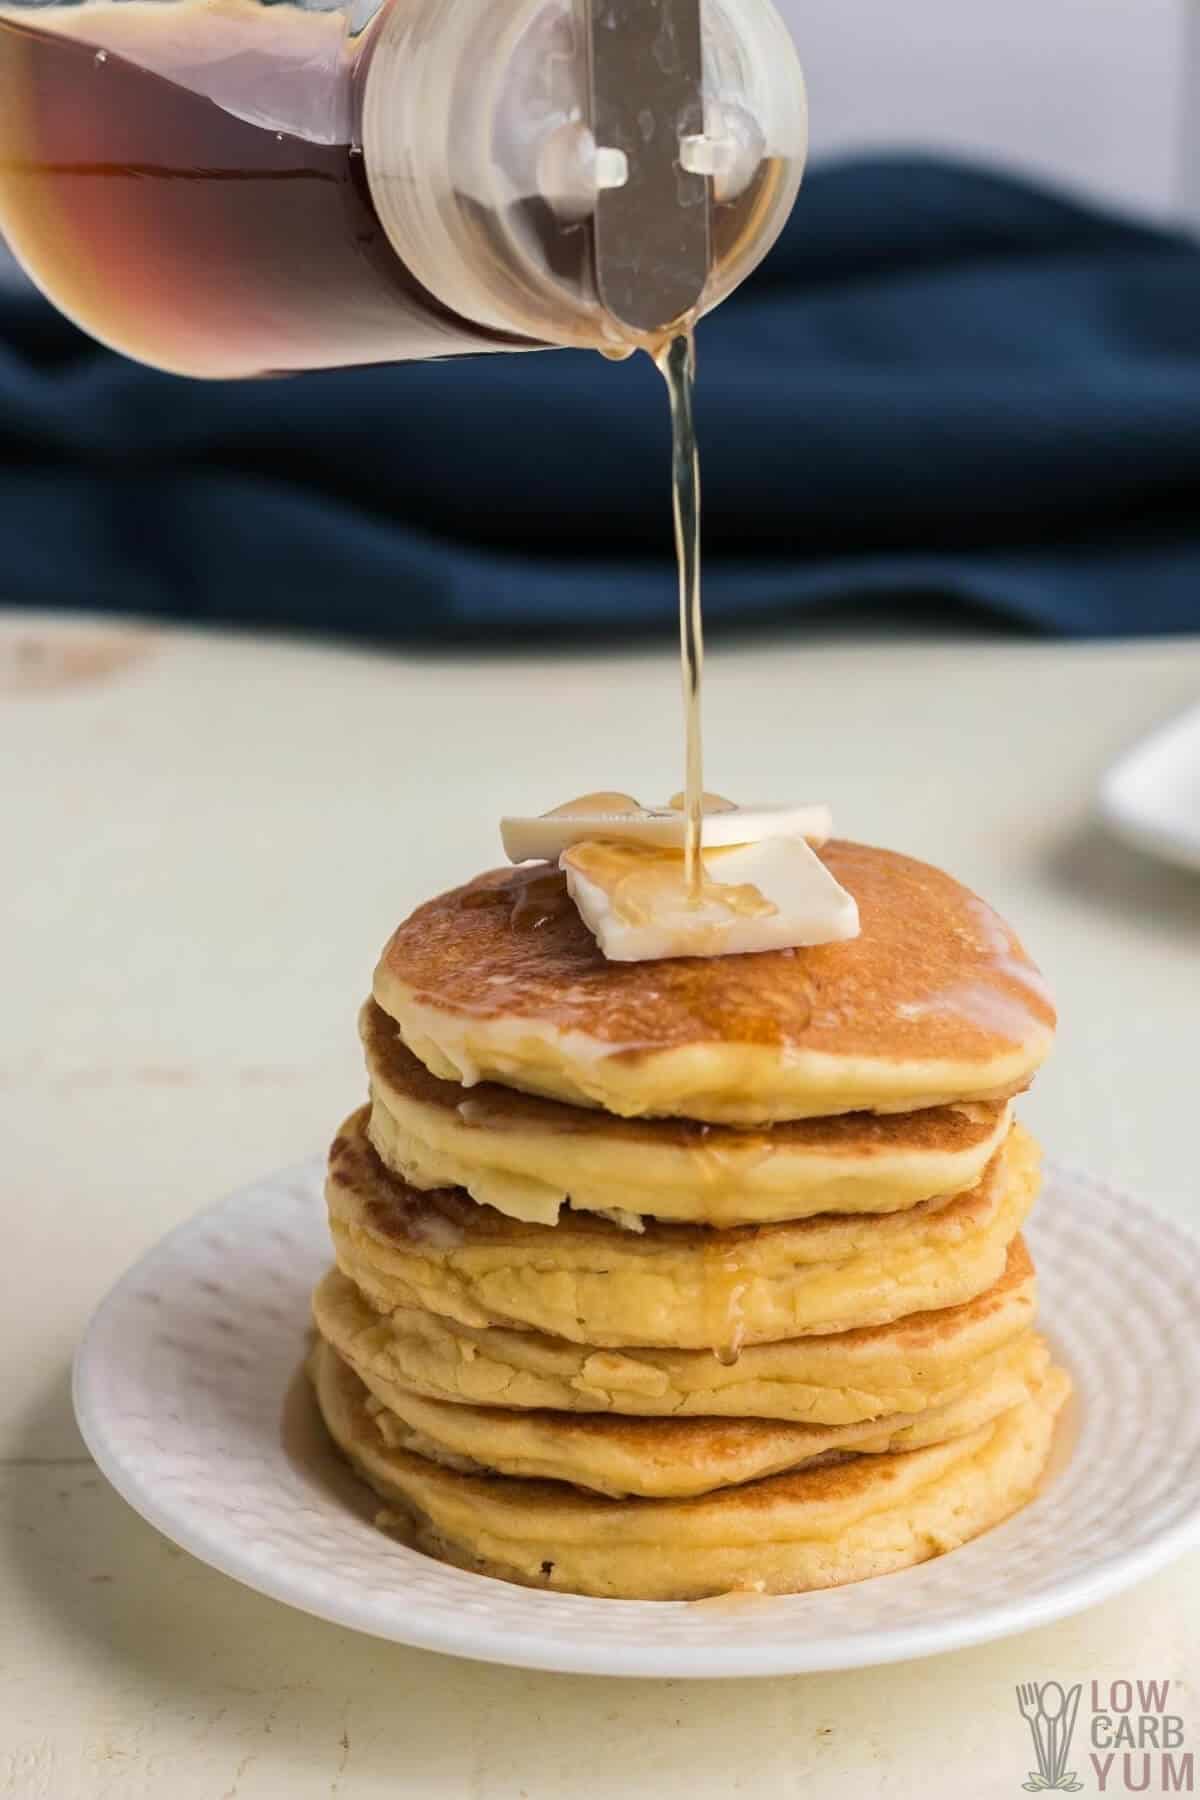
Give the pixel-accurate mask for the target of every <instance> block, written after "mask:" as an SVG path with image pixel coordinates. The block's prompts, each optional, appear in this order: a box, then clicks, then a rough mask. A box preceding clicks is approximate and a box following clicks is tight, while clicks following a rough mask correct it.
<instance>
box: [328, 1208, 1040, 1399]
mask: <svg viewBox="0 0 1200 1800" xmlns="http://www.w3.org/2000/svg"><path fill="white" fill-rule="evenodd" d="M1035 1305H1036V1281H1035V1278H1034V1272H1033V1264H1032V1262H1031V1261H1030V1258H1029V1253H1028V1251H1027V1250H1026V1248H1025V1244H1024V1241H1023V1240H1022V1239H1021V1238H1017V1239H1015V1240H1014V1242H1013V1244H1012V1245H1011V1246H1010V1248H1009V1252H1008V1261H1007V1263H1006V1265H1005V1269H1004V1273H1003V1275H1002V1276H1001V1277H1000V1279H999V1281H997V1282H996V1284H995V1285H994V1286H993V1287H991V1288H989V1289H988V1290H987V1291H986V1292H985V1293H983V1294H980V1295H979V1296H978V1297H977V1298H976V1299H974V1300H971V1301H968V1302H967V1303H966V1304H965V1305H963V1306H956V1307H950V1308H946V1309H944V1310H942V1311H935V1312H928V1313H916V1314H912V1315H910V1316H909V1317H907V1318H904V1319H898V1320H896V1321H894V1322H893V1323H892V1324H890V1325H874V1326H869V1327H866V1328H864V1329H861V1330H858V1331H847V1332H837V1333H834V1334H831V1335H826V1336H822V1337H802V1338H791V1339H788V1340H786V1341H784V1342H783V1343H776V1344H754V1345H750V1346H748V1347H747V1348H746V1349H745V1350H743V1351H742V1353H741V1355H740V1356H738V1357H737V1358H736V1359H734V1360H730V1361H722V1360H721V1359H720V1358H718V1357H716V1356H714V1355H713V1354H712V1353H711V1352H710V1351H707V1350H666V1349H644V1348H643V1349H628V1350H594V1349H589V1348H588V1347H587V1346H586V1345H581V1344H573V1343H569V1342H568V1341H567V1340H566V1339H564V1338H556V1337H549V1336H547V1335H546V1334H544V1333H542V1332H534V1331H511V1330H507V1329H505V1328H503V1327H500V1326H495V1325H492V1326H483V1327H473V1326H468V1325H461V1324H459V1323H458V1322H457V1321H455V1320H453V1319H449V1318H445V1317H442V1316H441V1315H439V1314H437V1313H432V1312H427V1311H424V1310H423V1309H421V1308H419V1307H410V1308H404V1307H400V1308H397V1309H396V1310H395V1311H394V1312H392V1313H391V1314H389V1315H387V1316H381V1315H380V1314H379V1313H378V1312H376V1311H375V1310H374V1309H373V1308H372V1307H371V1306H370V1305H369V1304H368V1303H367V1301H366V1300H364V1298H363V1296H362V1295H361V1294H360V1293H359V1292H358V1290H357V1289H356V1288H355V1286H354V1284H353V1282H351V1281H349V1280H348V1279H347V1278H346V1276H345V1275H343V1274H342V1273H341V1271H340V1270H337V1269H333V1270H331V1271H330V1272H329V1274H327V1275H326V1276H325V1278H324V1279H323V1280H322V1281H321V1282H319V1283H318V1285H317V1289H316V1292H315V1294H314V1295H313V1316H314V1318H315V1320H316V1325H317V1329H318V1331H319V1332H320V1333H321V1336H322V1337H323V1338H326V1339H328V1340H329V1342H330V1343H332V1344H334V1345H336V1346H337V1348H338V1349H339V1350H340V1351H341V1352H342V1353H343V1354H345V1355H348V1356H350V1357H352V1359H353V1361H354V1363H355V1365H356V1367H358V1368H360V1369H363V1370H365V1371H367V1372H368V1373H369V1374H370V1376H371V1379H372V1382H374V1381H375V1380H376V1378H378V1379H379V1380H382V1381H388V1382H391V1383H394V1384H395V1386H396V1387H399V1388H405V1389H407V1390H408V1391H409V1392H411V1393H415V1394H424V1395H426V1396H427V1397H428V1398H430V1399H433V1400H448V1401H453V1402H457V1403H466V1404H469V1405H472V1406H498V1407H502V1408H506V1409H507V1408H522V1409H535V1408H536V1409H542V1408H547V1409H549V1410H551V1411H556V1412H573V1413H598V1412H613V1413H620V1414H622V1415H627V1416H635V1417H637V1416H640V1417H649V1418H695V1417H701V1416H703V1417H711V1418H723V1419H729V1418H734V1419H787V1420H791V1421H795V1422H800V1423H809V1424H814V1425H849V1424H854V1423H855V1422H857V1421H859V1420H862V1419H880V1418H885V1417H887V1416H888V1415H889V1414H893V1413H919V1412H923V1411H924V1410H925V1409H926V1408H927V1407H931V1406H942V1405H945V1404H947V1403H948V1402H950V1401H952V1400H956V1399H958V1398H959V1397H960V1396H961V1395H962V1393H963V1392H964V1390H965V1389H966V1388H967V1387H968V1386H969V1385H970V1384H971V1383H972V1382H975V1381H978V1380H980V1379H981V1378H982V1377H983V1375H984V1374H985V1373H986V1372H987V1370H988V1367H989V1365H988V1362H987V1359H988V1358H989V1357H997V1356H999V1355H1000V1354H1001V1353H1002V1352H1003V1351H1004V1350H1005V1349H1006V1348H1007V1347H1009V1346H1011V1345H1012V1343H1013V1341H1014V1339H1016V1338H1018V1337H1020V1336H1021V1335H1022V1334H1023V1333H1024V1332H1026V1331H1028V1330H1029V1329H1030V1327H1031V1326H1032V1324H1033V1317H1034V1309H1035Z"/></svg>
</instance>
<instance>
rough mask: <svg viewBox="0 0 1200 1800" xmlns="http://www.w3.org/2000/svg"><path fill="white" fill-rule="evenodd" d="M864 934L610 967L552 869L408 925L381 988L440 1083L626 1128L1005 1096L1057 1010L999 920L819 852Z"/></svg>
mask: <svg viewBox="0 0 1200 1800" xmlns="http://www.w3.org/2000/svg"><path fill="white" fill-rule="evenodd" d="M820 854H821V856H822V858H823V860H824V861H825V862H826V864H827V865H828V867H829V868H830V870H831V871H832V873H833V874H834V876H835V877H836V878H837V880H838V881H840V882H841V883H842V885H843V887H845V888H847V889H848V890H849V891H850V893H851V894H853V896H854V898H855V899H856V900H857V902H858V908H859V914H860V917H861V921H862V931H861V934H860V936H859V937H857V938H854V939H852V940H850V941H849V942H845V943H835V944H822V945H819V946H817V947H815V948H811V949H801V950H779V951H765V952H763V953H762V954H760V955H756V956H725V957H710V958H702V957H680V958H676V959H674V960H672V961H665V962H647V963H610V962H606V961H605V959H604V957H603V956H602V955H601V954H600V951H599V950H598V948H597V947H596V943H595V941H594V939H593V938H592V936H591V934H590V932H589V931H588V930H587V927H586V926H585V925H584V924H583V921H582V920H581V919H580V917H579V915H578V913H577V912H576V910H575V908H574V906H573V905H572V903H571V901H570V900H569V898H568V897H567V892H566V884H565V880H564V878H563V877H562V876H561V875H560V874H559V873H558V872H557V871H556V870H554V869H552V868H550V867H549V865H545V864H534V865H526V866H524V867H521V868H517V869H497V870H493V871H492V872H491V873H490V874H486V875H480V876H478V877H477V878H476V879H475V880H474V881H471V882H468V883H467V885H466V886H465V887H461V888H456V889H455V890H453V891H452V892H451V893H448V894H443V895H441V896H439V898H437V899H435V900H431V901H429V902H428V903H427V904H426V905H424V906H421V907H418V908H417V910H416V912H415V913H413V914H412V916H411V917H410V918H409V919H407V920H406V921H405V923H404V924H403V925H401V926H400V927H399V929H398V930H397V931H396V932H395V934H394V935H393V937H392V939H391V941H390V942H389V944H388V945H387V947H386V949H385V950H384V953H383V957H382V959H381V961H380V963H379V966H378V968H377V969H376V972H375V981H374V994H375V999H376V1001H377V1002H378V1004H379V1005H380V1006H381V1007H382V1008H383V1010H384V1011H385V1012H386V1013H388V1014H389V1015H390V1016H391V1017H392V1018H393V1019H395V1020H396V1022H397V1023H398V1025H399V1026H400V1029H401V1031H402V1033H403V1035H404V1039H405V1042H406V1043H407V1044H408V1046H409V1048H410V1049H411V1050H412V1051H413V1052H414V1054H415V1055H416V1056H417V1057H419V1058H420V1060H421V1061H422V1062H423V1063H424V1064H425V1065H426V1067H427V1068H429V1069H430V1070H431V1071H432V1072H433V1073H434V1074H435V1075H438V1076H441V1077H442V1078H443V1079H445V1080H452V1081H461V1082H462V1083H464V1084H465V1085H468V1086H469V1085H471V1084H473V1083H475V1082H479V1081H498V1082H500V1083H501V1084H502V1085H506V1086H512V1087H518V1088H523V1089H526V1090H528V1091H530V1092H532V1093H540V1094H546V1095H548V1096H550V1097H551V1098H552V1099H559V1100H566V1101H570V1102H572V1103H574V1104H577V1105H583V1106H599V1107H603V1108H605V1109H606V1110H607V1111H609V1112H613V1113H618V1114H621V1115H622V1116H641V1115H649V1114H668V1115H682V1116H683V1117H686V1118H693V1119H701V1120H708V1121H714V1122H716V1123H728V1124H735V1125H744V1124H761V1123H765V1122H769V1121H773V1120H778V1119H798V1118H811V1117H815V1116H819V1115H828V1114H833V1113H843V1112H853V1111H857V1110H866V1111H877V1112H907V1111H911V1110H914V1109H916V1108H919V1107H926V1106H941V1105H945V1104H948V1103H950V1102H953V1101H959V1100H996V1099H1002V1098H1005V1097H1007V1096H1010V1095H1012V1094H1013V1093H1015V1092H1017V1091H1018V1090H1019V1089H1021V1088H1022V1087H1024V1086H1025V1085H1026V1084H1027V1083H1028V1081H1029V1080H1030V1078H1031V1076H1032V1075H1033V1073H1034V1071H1035V1070H1036V1069H1037V1067H1038V1065H1039V1064H1040V1063H1041V1062H1042V1060H1043V1058H1044V1057H1045V1056H1046V1054H1047V1052H1048V1050H1049V1048H1050V1044H1051V1041H1052V1038H1053V1032H1054V1025H1055V1014H1054V1008H1053V1005H1052V1003H1051V1001H1050V999H1049V996H1048V994H1047V992H1046V989H1045V984H1044V982H1043V981H1042V978H1041V977H1040V975H1039V974H1038V972H1037V970H1036V968H1035V967H1034V965H1033V964H1032V963H1031V962H1030V960H1029V958H1028V957H1027V956H1026V954H1025V952H1024V950H1023V949H1022V947H1021V945H1020V944H1019V942H1018V941H1017V939H1016V938H1015V937H1014V936H1013V934H1012V933H1011V932H1010V931H1009V929H1008V927H1007V926H1006V925H1004V924H1003V923H1002V921H1001V920H1000V919H998V918H997V916H996V914H995V913H994V912H992V911H991V909H990V908H989V907H987V906H985V905H984V904H983V902H982V901H980V900H979V899H977V898H976V896H975V895H973V894H972V893H970V892H969V891H968V890H967V889H966V888H964V887H962V886H960V885H959V883H958V882H956V881H954V880H952V879H951V877H950V876H949V875H945V874H943V873H942V872H941V871H940V870H939V869H934V868H931V867H930V866H929V865H928V864H927V863H920V862H915V861H914V860H913V859H912V858H911V857H907V856H899V855H897V854H896V853H895V852H893V851H889V850H877V849H871V848H868V847H867V846H864V845H861V844H849V843H838V842H833V843H830V844H827V845H826V846H825V847H824V849H823V850H822V851H821V852H820Z"/></svg>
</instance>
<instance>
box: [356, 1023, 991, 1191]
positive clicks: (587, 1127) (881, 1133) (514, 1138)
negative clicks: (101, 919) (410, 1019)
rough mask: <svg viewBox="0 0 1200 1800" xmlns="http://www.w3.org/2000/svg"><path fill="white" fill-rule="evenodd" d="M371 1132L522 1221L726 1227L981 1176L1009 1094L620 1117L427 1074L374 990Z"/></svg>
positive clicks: (403, 1161)
mask: <svg viewBox="0 0 1200 1800" xmlns="http://www.w3.org/2000/svg"><path fill="white" fill-rule="evenodd" d="M359 1031H360V1033H361V1036H362V1040H363V1048H364V1051H365V1053H366V1059H367V1069H368V1072H369V1074H370V1078H371V1100H372V1106H371V1123H370V1137H371V1142H372V1143H373V1144H374V1146H375V1149H376V1150H377V1152H378V1153H379V1156H380V1158H381V1159H382V1161H383V1162H385V1163H386V1164H387V1166H388V1168H389V1169H392V1170H394V1171H395V1173H396V1174H398V1175H402V1176H403V1177H404V1178H405V1180H407V1181H409V1182H411V1183H412V1185H413V1186H414V1187H423V1188H437V1187H461V1188H465V1189H466V1191H467V1193H469V1194H470V1195H471V1198H472V1199H473V1200H478V1201H480V1202H481V1203H482V1204H484V1205H487V1206H494V1207H495V1208H496V1209H497V1211H499V1212H502V1213H507V1214H508V1215H509V1216H510V1217H511V1218H515V1219H524V1220H526V1221H527V1222H529V1223H531V1224H539V1225H553V1224H554V1223H555V1222H556V1220H557V1219H558V1215H559V1211H560V1209H561V1208H562V1207H563V1206H564V1205H569V1206H571V1207H573V1208H574V1209H575V1210H576V1211H584V1212H598V1213H607V1214H609V1215H620V1216H622V1217H626V1216H628V1215H635V1216H634V1218H633V1219H632V1221H631V1222H632V1223H633V1224H634V1225H635V1226H636V1224H637V1223H638V1219H639V1217H640V1216H650V1217H653V1218H658V1219H674V1220H678V1221H681V1222H683V1223H690V1224H698V1225H713V1226H718V1227H727V1226H730V1225H770V1224H774V1223H777V1222H778V1221H779V1220H781V1219H803V1218H808V1217H810V1216H811V1215H812V1214H813V1213H823V1212H841V1213H850V1212H855V1213H887V1212H898V1211H902V1210H903V1209H904V1208H905V1207H909V1206H915V1205H917V1204H918V1202H920V1201H922V1200H932V1199H936V1198H938V1197H939V1196H941V1195H945V1194H959V1193H962V1191H963V1190H964V1189H965V1188H969V1187H972V1186H974V1184H975V1182H977V1181H978V1180H979V1177H980V1176H981V1175H982V1173H983V1171H984V1169H985V1167H986V1166H987V1164H988V1162H989V1161H990V1160H991V1158H992V1157H993V1156H994V1155H995V1153H996V1151H997V1150H998V1149H999V1147H1000V1145H1001V1143H1002V1142H1003V1140H1004V1137H1005V1135H1006V1133H1007V1131H1008V1127H1009V1122H1010V1108H1009V1107H1008V1105H1007V1103H1005V1102H1004V1101H980V1102H977V1103H975V1104H965V1105H959V1106H934V1107H926V1108H922V1109H921V1110H920V1111H918V1112H910V1113H887V1114H878V1113H863V1112H856V1113H844V1114H841V1115H840V1116H838V1117H836V1118H832V1119H796V1120H791V1121H787V1122H781V1123H780V1124H778V1125H775V1126H773V1127H772V1128H771V1130H769V1131H761V1130H760V1131H753V1130H749V1129H745V1128H743V1129H741V1130H738V1129H737V1128H735V1127H732V1126H723V1125H704V1124H701V1123H698V1122H697V1121H695V1120H692V1119H654V1120H647V1119H617V1118H614V1117H613V1116H612V1115H611V1114H609V1113H604V1112H599V1111H596V1110H595V1109H589V1108H584V1107H579V1106H566V1105H564V1104H563V1103H562V1102H561V1101H559V1100H547V1099H544V1098H542V1097H541V1096H539V1095H535V1094H524V1093H519V1092H516V1091H515V1090H514V1089H512V1088H504V1087H500V1086H499V1085H498V1084H497V1083H495V1082H483V1083H481V1084H480V1085H479V1086H477V1087H474V1088H472V1090H471V1092H470V1094H469V1095H467V1096H464V1094H463V1090H462V1087H461V1086H460V1085H459V1083H458V1082H457V1081H443V1080H441V1079H440V1078H439V1077H438V1076H436V1075H431V1074H430V1072H429V1070H428V1069H427V1068H426V1067H425V1065H424V1063H422V1062H420V1061H419V1060H418V1058H417V1057H415V1056H414V1055H413V1053H412V1051H411V1050H409V1049H408V1048H407V1046H406V1045H405V1043H404V1041H403V1039H402V1038H401V1037H400V1034H399V1029H398V1027H397V1025H396V1023H395V1020H393V1019H391V1018H389V1017H388V1015H387V1013H385V1012H384V1011H383V1010H382V1008H381V1007H379V1006H377V1005H376V1004H375V1002H374V1001H373V1000H368V1001H367V1003H366V1005H365V1006H364V1007H363V1009H362V1012H361V1014H360V1017H359Z"/></svg>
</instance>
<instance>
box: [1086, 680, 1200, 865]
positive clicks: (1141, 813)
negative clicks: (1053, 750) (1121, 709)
mask: <svg viewBox="0 0 1200 1800" xmlns="http://www.w3.org/2000/svg"><path fill="white" fill-rule="evenodd" d="M1100 810H1101V812H1102V813H1103V815H1104V817H1105V819H1106V820H1107V822H1108V824H1109V825H1110V826H1111V827H1112V829H1113V830H1114V831H1115V832H1116V833H1117V834H1118V835H1119V836H1120V837H1123V838H1124V839H1125V840H1126V841H1127V842H1128V843H1131V844H1132V845H1133V846H1134V847H1135V849H1138V850H1146V851H1148V852H1149V853H1150V855H1152V856H1162V857H1165V858H1166V859H1167V861H1168V862H1174V863H1181V864H1182V865H1183V867H1184V868H1187V869H1200V706H1198V707H1195V708H1194V709H1193V710H1192V711H1191V712H1187V713H1184V714H1183V716H1182V717H1181V718H1178V719H1172V720H1171V721H1170V723H1169V724H1167V725H1163V726H1160V727H1159V729H1158V730H1157V731H1155V732H1153V733H1152V734H1151V735H1150V736H1149V737H1148V738H1143V740H1142V742H1141V743H1140V744H1137V745H1135V746H1134V748H1133V749H1132V750H1130V751H1129V752H1128V753H1127V754H1126V755H1125V756H1123V757H1122V758H1121V760H1120V762H1118V763H1117V764H1115V766H1114V767H1113V768H1111V769H1110V770H1109V772H1108V774H1107V775H1106V776H1105V777H1104V780H1103V781H1102V782H1101V784H1100Z"/></svg>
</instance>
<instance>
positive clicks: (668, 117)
mask: <svg viewBox="0 0 1200 1800" xmlns="http://www.w3.org/2000/svg"><path fill="white" fill-rule="evenodd" d="M587 31H588V61H589V68H590V80H591V113H592V131H593V133H594V136H595V144H596V148H595V175H596V200H595V215H594V230H593V254H594V257H595V272H596V289H597V292H598V294H599V296H600V299H601V301H602V302H603V304H604V306H605V308H606V309H607V311H608V312H609V313H610V314H611V315H612V317H613V318H615V319H618V320H619V321H620V322H621V324H623V325H625V326H627V327H628V328H629V329H630V330H632V331H635V332H639V333H642V332H645V333H651V334H653V333H657V332H663V331H666V330H667V329H668V328H669V327H670V326H672V325H674V324H676V323H677V322H679V321H682V320H685V319H687V318H688V317H690V316H691V315H693V314H695V312H696V311H697V310H698V308H699V306H700V302H701V299H702V297H703V294H704V291H705V288H706V287H707V285H708V280H709V275H710V272H711V268H712V227H711V219H710V191H711V190H710V181H711V180H712V179H713V178H715V177H716V176H718V175H719V174H721V173H722V172H724V170H725V169H726V168H728V167H732V164H733V162H734V160H735V159H736V156H737V147H736V145H735V144H733V143H726V142H723V141H722V140H721V139H720V138H719V137H716V136H712V137H710V136H709V135H708V134H707V133H706V131H705V109H704V42H703V31H702V25H701V17H700V0H588V6H587Z"/></svg>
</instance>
